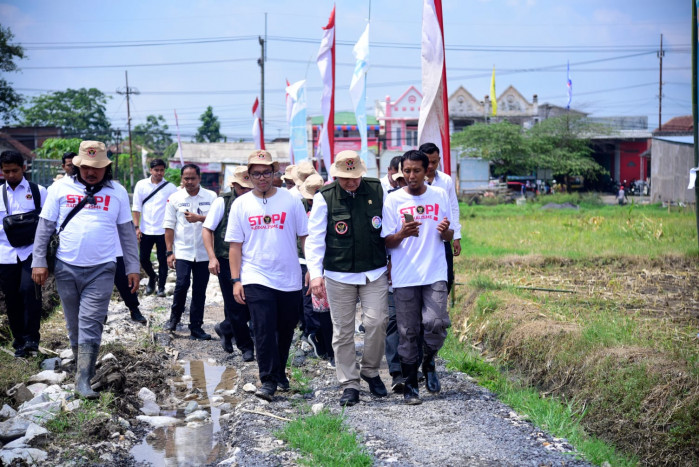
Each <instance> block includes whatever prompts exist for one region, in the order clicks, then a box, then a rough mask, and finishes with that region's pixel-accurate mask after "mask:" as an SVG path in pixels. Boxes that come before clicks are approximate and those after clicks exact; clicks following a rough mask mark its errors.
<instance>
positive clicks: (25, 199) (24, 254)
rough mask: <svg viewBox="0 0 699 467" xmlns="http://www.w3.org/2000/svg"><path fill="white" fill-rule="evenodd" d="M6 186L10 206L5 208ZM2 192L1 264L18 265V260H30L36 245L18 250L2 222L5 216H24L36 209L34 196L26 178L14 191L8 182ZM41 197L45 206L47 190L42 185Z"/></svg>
mask: <svg viewBox="0 0 699 467" xmlns="http://www.w3.org/2000/svg"><path fill="white" fill-rule="evenodd" d="M5 186H7V204H8V205H9V206H5V200H4V199H3V196H2V191H4V190H5ZM0 190H2V191H0V264H16V263H17V258H19V260H20V261H24V260H26V259H27V258H29V255H31V254H32V251H33V250H34V245H33V244H30V245H26V246H20V247H17V248H15V247H13V246H12V245H10V242H9V241H8V240H7V235H6V234H5V229H4V228H3V224H2V221H3V219H4V218H5V216H11V215H13V214H22V213H25V212H29V211H33V210H34V209H36V206H35V205H34V196H33V195H32V190H31V188H30V187H29V182H28V181H27V179H26V178H22V181H21V182H19V185H17V187H15V189H14V190H13V189H12V187H10V185H9V184H7V182H5V185H0ZM39 195H40V196H41V206H43V205H44V202H45V201H46V188H44V187H43V186H41V185H39Z"/></svg>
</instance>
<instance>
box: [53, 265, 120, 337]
mask: <svg viewBox="0 0 699 467" xmlns="http://www.w3.org/2000/svg"><path fill="white" fill-rule="evenodd" d="M115 271H116V263H112V262H109V263H103V264H98V265H97V266H86V267H83V266H71V265H70V264H68V263H64V262H63V261H60V260H57V261H56V270H55V272H54V274H55V276H56V289H58V295H59V297H61V304H62V305H63V316H65V319H66V328H67V329H68V338H69V339H70V345H71V346H76V345H79V344H97V345H99V344H100V343H101V342H102V327H103V324H104V318H106V316H107V311H108V309H109V299H110V298H111V296H112V290H113V289H114V273H115Z"/></svg>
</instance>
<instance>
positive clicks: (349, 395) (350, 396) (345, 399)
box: [340, 388, 359, 407]
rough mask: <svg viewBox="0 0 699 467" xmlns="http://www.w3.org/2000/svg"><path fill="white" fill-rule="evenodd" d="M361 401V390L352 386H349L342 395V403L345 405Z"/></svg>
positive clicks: (348, 405)
mask: <svg viewBox="0 0 699 467" xmlns="http://www.w3.org/2000/svg"><path fill="white" fill-rule="evenodd" d="M358 402H359V391H357V390H356V389H352V388H347V389H345V390H344V391H342V397H340V405H341V406H343V407H352V406H353V405H355V404H357V403H358Z"/></svg>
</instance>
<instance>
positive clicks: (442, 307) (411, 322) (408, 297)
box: [393, 281, 451, 364]
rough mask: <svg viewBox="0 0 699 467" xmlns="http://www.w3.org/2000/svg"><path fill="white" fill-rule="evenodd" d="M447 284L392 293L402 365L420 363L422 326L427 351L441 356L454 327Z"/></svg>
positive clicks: (397, 290)
mask: <svg viewBox="0 0 699 467" xmlns="http://www.w3.org/2000/svg"><path fill="white" fill-rule="evenodd" d="M448 295H449V293H448V292H447V283H446V282H445V281H439V282H435V283H434V284H429V285H420V286H415V287H397V288H394V289H393V300H394V301H395V304H396V323H397V325H398V335H399V344H398V355H399V356H400V361H401V363H408V364H411V363H419V362H418V361H417V360H418V342H419V339H418V338H419V337H420V323H422V326H423V327H424V330H425V340H424V342H425V349H427V350H430V351H433V352H438V351H439V349H441V348H442V345H444V339H446V337H447V329H448V328H449V326H451V321H449V313H448V312H447V297H448Z"/></svg>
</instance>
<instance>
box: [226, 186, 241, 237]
mask: <svg viewBox="0 0 699 467" xmlns="http://www.w3.org/2000/svg"><path fill="white" fill-rule="evenodd" d="M241 199H242V196H241V197H240V198H236V200H235V201H233V205H232V206H231V212H230V214H229V215H228V226H226V236H225V241H227V242H233V243H243V242H244V241H245V232H243V227H242V225H241V223H240V217H241V216H242V214H243V205H242V204H241V202H240V200H241Z"/></svg>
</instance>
